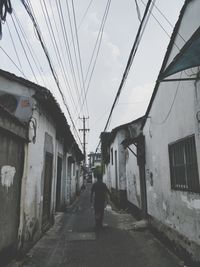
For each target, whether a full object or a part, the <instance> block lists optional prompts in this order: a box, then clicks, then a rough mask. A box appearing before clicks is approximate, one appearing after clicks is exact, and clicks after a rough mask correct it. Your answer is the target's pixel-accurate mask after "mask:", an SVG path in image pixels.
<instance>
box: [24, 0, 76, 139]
mask: <svg viewBox="0 0 200 267" xmlns="http://www.w3.org/2000/svg"><path fill="white" fill-rule="evenodd" d="M21 2H22V4H23V6H24V7H25V10H26V11H27V13H28V15H29V17H30V19H31V21H32V23H33V26H34V28H35V30H36V33H37V36H38V39H39V41H40V44H41V46H42V49H43V51H44V53H45V56H46V58H47V61H48V64H49V67H50V70H51V73H52V75H53V78H54V80H55V83H56V85H57V88H58V90H59V92H60V94H61V97H62V100H63V103H64V106H65V108H66V110H67V112H68V115H69V118H70V120H71V123H72V125H73V129H74V131H75V133H76V134H77V138H78V140H79V142H80V144H81V140H80V137H79V135H78V132H77V130H76V127H75V124H74V121H73V119H72V116H71V113H70V110H69V107H68V105H67V103H66V100H65V96H64V94H63V92H62V90H61V87H60V84H59V80H58V77H57V74H56V72H55V69H54V67H53V64H52V62H51V58H50V56H49V53H48V50H47V48H46V46H45V43H44V41H43V37H42V34H41V31H40V29H39V26H38V24H37V23H36V20H35V18H34V16H33V14H32V12H31V10H30V8H29V6H28V5H27V3H26V2H25V0H21Z"/></svg>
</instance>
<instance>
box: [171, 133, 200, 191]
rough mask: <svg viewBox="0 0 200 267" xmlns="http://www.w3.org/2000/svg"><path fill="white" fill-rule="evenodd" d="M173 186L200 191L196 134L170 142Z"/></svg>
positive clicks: (178, 188)
mask: <svg viewBox="0 0 200 267" xmlns="http://www.w3.org/2000/svg"><path fill="white" fill-rule="evenodd" d="M169 161H170V175H171V187H172V189H175V190H185V191H192V192H200V188H199V174H198V166H197V155H196V145H195V138H194V135H192V136H189V137H187V138H184V139H181V140H179V141H177V142H175V143H173V144H169Z"/></svg>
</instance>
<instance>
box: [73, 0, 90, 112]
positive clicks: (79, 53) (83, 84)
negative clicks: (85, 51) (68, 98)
mask: <svg viewBox="0 0 200 267" xmlns="http://www.w3.org/2000/svg"><path fill="white" fill-rule="evenodd" d="M71 1H72V10H73V18H74V26H75V34H76V42H77V48H78V57H79V64H80V70H81V79H82V86H83V92H84V94H85V82H84V77H83V65H82V59H81V51H80V44H79V38H78V30H77V25H76V14H75V7H74V0H71ZM86 109H87V112H88V114H89V111H88V107H87V102H86Z"/></svg>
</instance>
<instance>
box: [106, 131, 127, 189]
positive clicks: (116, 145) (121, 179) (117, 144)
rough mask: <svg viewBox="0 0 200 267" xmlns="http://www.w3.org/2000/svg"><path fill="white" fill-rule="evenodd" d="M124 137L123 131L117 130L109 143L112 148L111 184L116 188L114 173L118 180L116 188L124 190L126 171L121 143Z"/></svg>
mask: <svg viewBox="0 0 200 267" xmlns="http://www.w3.org/2000/svg"><path fill="white" fill-rule="evenodd" d="M124 139H125V131H124V130H119V131H118V132H117V134H116V136H115V139H114V140H113V142H112V144H111V145H110V153H111V149H113V164H112V161H111V156H110V176H111V185H112V188H115V189H116V188H117V185H116V175H117V181H118V189H119V190H126V171H125V150H124V148H123V146H122V145H121V142H122V141H123V140H124ZM115 151H117V162H115ZM116 164H117V174H116Z"/></svg>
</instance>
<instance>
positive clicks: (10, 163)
mask: <svg viewBox="0 0 200 267" xmlns="http://www.w3.org/2000/svg"><path fill="white" fill-rule="evenodd" d="M0 107H1V109H2V110H3V111H4V112H3V113H2V112H1V115H0V117H1V120H0V121H1V122H2V123H1V127H0V136H1V139H2V143H1V144H3V145H1V150H2V152H3V154H1V155H3V158H2V157H1V162H0V164H1V165H0V168H1V185H0V188H1V190H2V194H1V198H2V203H4V204H3V206H4V209H3V210H1V213H0V216H1V217H0V222H1V224H0V232H1V233H3V236H4V238H3V239H1V243H0V251H2V252H3V253H2V254H1V255H2V258H3V257H4V258H6V257H5V255H6V253H5V252H6V251H7V252H8V254H10V248H12V251H13V253H14V252H16V251H17V250H22V251H23V250H26V249H27V248H29V247H30V246H31V245H32V244H33V243H34V242H35V241H36V240H38V239H39V238H40V236H41V234H42V233H43V232H44V231H46V230H47V229H48V228H49V227H50V225H51V224H52V223H53V221H54V213H55V212H57V211H62V210H64V209H65V207H66V205H67V204H69V203H71V202H72V200H73V199H74V198H75V195H76V193H78V190H79V183H80V181H81V177H80V176H81V171H80V170H81V164H80V163H81V161H82V160H83V155H82V152H81V151H80V149H79V148H78V145H77V143H76V142H75V139H74V137H73V135H72V133H71V131H70V128H69V125H68V123H67V121H66V119H65V116H64V114H63V113H62V111H61V109H60V107H59V105H58V103H57V102H56V100H55V99H54V97H53V96H52V94H51V93H50V92H49V91H48V90H47V89H46V88H43V87H40V86H38V85H36V84H34V83H31V82H29V81H27V80H25V79H22V78H19V77H17V76H15V75H13V74H11V73H8V72H5V71H3V70H0ZM6 116H7V117H6ZM5 133H6V134H5ZM6 136H9V138H8V137H6ZM72 161H73V163H72ZM71 164H74V168H72V166H71ZM15 206H16V207H15ZM7 210H10V212H9V213H10V215H8V218H7V219H6V220H7V224H5V220H4V219H3V218H5V216H6V213H7ZM14 211H15V212H16V214H14ZM12 222H13V223H14V225H11V224H12ZM14 229H15V230H14ZM13 231H15V232H13ZM2 260H3V259H2ZM5 260H6V259H5Z"/></svg>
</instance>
